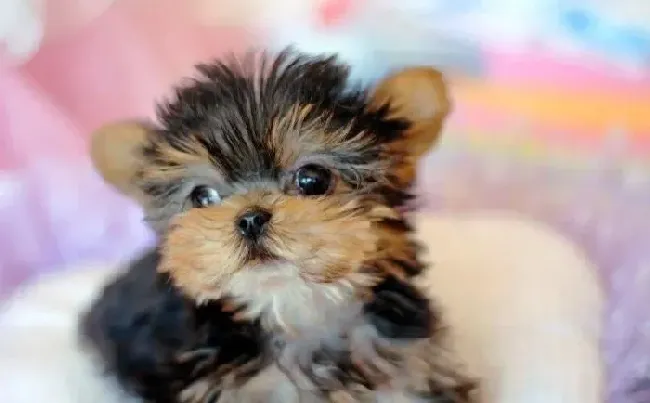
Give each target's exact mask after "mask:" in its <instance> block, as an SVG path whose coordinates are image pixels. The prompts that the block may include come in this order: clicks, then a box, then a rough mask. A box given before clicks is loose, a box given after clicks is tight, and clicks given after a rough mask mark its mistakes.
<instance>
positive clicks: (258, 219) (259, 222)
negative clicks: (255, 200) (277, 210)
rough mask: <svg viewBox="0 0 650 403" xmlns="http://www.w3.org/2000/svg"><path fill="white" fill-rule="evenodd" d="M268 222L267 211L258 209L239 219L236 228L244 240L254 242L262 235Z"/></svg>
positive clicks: (268, 214)
mask: <svg viewBox="0 0 650 403" xmlns="http://www.w3.org/2000/svg"><path fill="white" fill-rule="evenodd" d="M270 220H271V213H269V212H268V211H264V210H259V209H256V210H251V211H249V212H247V213H245V214H244V215H243V216H241V217H239V220H238V221H237V227H238V228H239V231H240V232H241V234H242V235H243V236H244V237H245V238H247V239H250V240H256V239H257V238H259V237H260V236H261V235H262V233H264V230H265V229H266V225H267V224H268V222H269V221H270Z"/></svg>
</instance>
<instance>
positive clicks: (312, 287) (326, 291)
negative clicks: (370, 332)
mask: <svg viewBox="0 0 650 403" xmlns="http://www.w3.org/2000/svg"><path fill="white" fill-rule="evenodd" d="M226 292H227V294H228V295H229V296H230V297H231V298H233V299H234V301H235V304H237V305H241V306H243V307H244V309H243V311H242V312H241V314H242V315H243V316H244V317H245V318H246V319H251V320H257V319H259V320H260V322H261V324H262V327H263V328H264V330H265V331H266V332H269V333H273V334H278V333H286V334H293V335H301V334H303V333H313V332H319V329H332V328H333V326H336V325H337V324H338V323H340V322H341V321H343V320H344V318H345V317H346V316H349V315H350V312H352V311H354V312H355V313H356V312H358V311H359V309H360V301H359V300H358V298H357V297H356V290H355V289H354V287H353V286H352V285H351V284H349V283H346V282H336V283H310V282H306V281H304V280H302V279H301V278H300V277H299V276H297V275H296V274H295V273H293V272H291V268H283V269H281V270H274V269H271V270H266V271H263V272H260V271H257V272H254V273H243V274H240V275H238V276H237V277H236V278H234V279H233V280H231V281H230V282H229V283H228V284H227V290H226Z"/></svg>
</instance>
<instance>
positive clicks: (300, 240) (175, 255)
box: [160, 193, 386, 330]
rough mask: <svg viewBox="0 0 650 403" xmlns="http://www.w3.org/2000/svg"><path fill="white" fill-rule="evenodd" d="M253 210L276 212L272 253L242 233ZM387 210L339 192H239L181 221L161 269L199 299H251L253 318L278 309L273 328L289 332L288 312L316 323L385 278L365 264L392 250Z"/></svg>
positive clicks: (268, 241)
mask: <svg viewBox="0 0 650 403" xmlns="http://www.w3.org/2000/svg"><path fill="white" fill-rule="evenodd" d="M250 208H263V209H265V210H267V211H269V212H271V213H272V214H273V217H272V219H271V222H270V223H269V227H268V230H267V235H266V236H265V237H264V238H263V239H262V240H261V244H260V246H261V248H263V249H264V250H265V251H268V254H269V257H268V258H265V256H261V257H257V256H255V255H253V256H251V255H250V254H249V251H250V249H249V246H248V245H246V244H245V241H244V240H243V239H242V238H241V237H240V235H239V233H238V231H237V228H236V225H235V223H236V220H237V218H238V217H239V216H240V215H241V214H243V213H244V212H246V211H247V210H248V209H250ZM384 210H386V209H383V208H370V207H363V206H360V205H358V204H357V202H355V201H350V200H346V199H345V198H338V197H332V196H330V197H326V198H303V197H295V196H282V195H275V194H264V193H253V194H246V195H238V196H233V197H230V198H228V199H227V200H225V201H224V203H222V204H221V205H218V206H214V207H210V208H205V209H192V210H190V211H188V212H186V213H184V214H182V215H180V216H179V217H177V218H176V219H175V220H174V222H173V224H172V229H171V230H170V232H169V234H168V236H167V239H166V241H165V242H164V245H163V261H162V263H161V267H160V270H161V271H162V272H167V273H169V274H170V275H171V278H172V280H173V281H174V283H175V284H176V285H178V286H179V287H180V288H181V289H182V290H183V291H184V292H185V293H187V295H189V296H191V297H192V298H193V299H195V300H196V301H199V302H200V301H205V300H208V299H218V298H222V297H224V296H231V297H233V298H240V299H242V302H246V303H247V304H248V314H249V316H253V317H256V316H259V315H260V314H261V313H263V312H268V311H270V312H273V315H272V316H273V318H274V319H273V324H270V326H280V327H283V328H285V330H287V329H288V328H290V326H289V325H288V324H287V322H286V321H285V320H284V319H283V318H285V317H293V320H292V322H300V321H304V322H303V324H304V325H305V326H313V325H314V323H313V322H315V321H317V320H318V318H319V317H320V316H323V315H322V313H323V309H325V310H326V309H327V307H328V306H332V308H334V306H336V307H339V306H343V305H344V304H345V303H347V302H349V300H350V298H352V297H354V296H357V297H358V296H359V293H362V292H363V290H364V289H365V288H366V287H370V286H372V285H374V284H376V282H377V281H379V279H380V278H381V277H380V273H376V272H374V273H371V272H369V271H367V270H365V269H366V267H367V266H366V265H365V263H367V262H368V261H373V260H375V259H377V257H378V256H380V255H383V253H384V252H379V251H378V249H377V248H378V246H380V244H379V242H378V241H379V236H378V233H379V231H378V229H379V227H378V225H377V224H376V223H375V220H377V219H378V218H381V217H382V216H383V215H385V214H386V212H385V211H384ZM309 301H311V303H309ZM319 307H320V308H319ZM280 308H282V309H281V310H280V311H278V310H279V309H280ZM337 309H338V308H337ZM310 310H311V311H310ZM302 311H305V312H307V313H308V314H302V313H301V312H302Z"/></svg>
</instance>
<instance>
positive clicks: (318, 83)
mask: <svg viewBox="0 0 650 403" xmlns="http://www.w3.org/2000/svg"><path fill="white" fill-rule="evenodd" d="M348 75H349V68H348V66H346V65H345V64H342V63H340V62H339V61H338V60H337V58H336V57H334V56H309V55H305V54H300V53H297V52H295V51H293V50H291V49H288V50H285V51H284V52H281V53H280V54H277V55H266V54H255V53H251V54H250V55H247V56H246V57H244V58H243V59H240V60H237V59H230V60H226V61H216V62H214V63H211V64H207V65H201V66H198V76H197V77H196V78H194V79H192V80H191V81H189V82H187V83H186V84H184V85H183V86H180V87H179V88H178V89H177V91H176V93H175V97H174V98H173V99H172V100H171V101H169V102H167V103H165V104H163V105H161V106H160V107H159V109H158V121H159V122H158V123H157V124H153V123H147V122H123V123H118V124H113V125H109V126H107V127H105V128H102V129H101V130H99V131H98V132H97V133H95V134H94V136H93V150H92V153H93V154H92V156H93V161H94V162H95V166H96V167H97V169H98V171H99V172H100V173H101V174H102V175H103V177H104V178H105V179H106V181H107V182H109V183H111V184H112V185H114V186H115V187H116V188H117V189H118V190H120V191H122V192H123V193H125V194H127V195H128V196H130V197H133V198H134V199H136V200H138V201H139V202H140V203H141V204H142V206H143V208H144V211H145V217H146V220H147V221H148V222H149V223H150V224H151V226H152V228H154V229H155V231H156V232H157V234H158V236H159V243H158V245H157V247H156V248H155V250H152V251H150V252H149V253H147V254H146V255H145V256H143V257H142V258H141V259H140V260H137V261H135V262H133V264H132V265H131V267H130V269H129V270H128V271H127V272H126V273H125V274H124V275H122V276H121V277H119V278H118V279H117V280H116V281H114V282H113V283H111V284H109V285H107V286H106V288H105V290H104V292H103V294H102V295H101V296H100V297H99V298H98V299H97V300H96V301H95V302H94V303H93V305H92V306H91V308H90V309H89V311H88V313H87V314H86V315H85V316H84V317H83V318H82V320H81V334H82V336H83V341H84V343H86V344H87V345H88V346H89V347H91V348H92V350H93V351H95V352H96V354H97V356H98V357H99V359H100V360H101V361H102V362H103V363H104V364H105V366H106V369H107V371H108V373H109V374H111V375H112V376H115V377H117V379H118V380H119V381H120V383H121V385H122V386H123V387H124V388H125V389H126V390H127V391H129V392H131V393H133V394H134V395H136V396H140V397H141V398H142V399H144V400H145V401H149V402H155V403H209V402H219V403H226V402H278V403H280V402H282V403H290V402H298V401H300V402H305V401H314V402H328V401H331V402H379V401H386V402H393V401H395V402H397V401H405V402H468V401H472V394H471V390H472V389H473V387H474V385H473V382H471V381H470V380H469V379H467V378H466V377H464V376H463V375H462V373H461V372H460V371H458V370H457V367H456V364H455V363H454V362H453V357H450V355H449V354H448V353H447V352H446V350H445V348H444V341H443V337H442V336H443V335H444V333H443V326H442V321H441V318H440V314H439V312H437V310H436V309H435V306H434V305H433V304H432V303H431V301H429V300H427V299H426V298H425V297H424V296H423V294H422V293H420V292H419V290H418V288H417V286H416V284H417V280H418V278H419V277H420V276H421V275H422V274H423V272H424V271H425V269H426V268H425V267H424V265H423V264H421V263H420V261H419V260H418V257H417V252H418V247H417V245H416V244H415V242H414V241H413V239H412V237H411V235H412V230H411V226H410V224H409V222H408V220H407V216H406V207H407V204H408V203H407V202H408V201H409V199H410V195H409V189H410V187H411V185H412V183H413V180H414V175H415V173H414V172H415V166H416V163H417V161H418V158H419V157H420V156H422V155H423V154H425V153H426V152H427V151H428V150H429V149H430V148H431V147H432V145H433V144H434V143H435V141H436V140H437V137H438V135H439V133H440V130H441V127H442V123H443V120H444V118H445V116H446V115H447V113H448V110H449V102H448V100H447V94H446V90H445V86H444V83H443V80H442V77H441V75H440V73H438V72H437V71H435V70H433V69H431V68H425V67H418V68H409V69H405V70H403V71H401V72H398V73H395V74H393V75H391V76H389V77H387V78H386V79H384V80H383V81H382V82H381V83H379V85H378V86H377V87H376V88H375V89H374V91H372V92H370V91H368V90H366V89H364V88H354V87H353V86H351V85H350V83H349V82H348Z"/></svg>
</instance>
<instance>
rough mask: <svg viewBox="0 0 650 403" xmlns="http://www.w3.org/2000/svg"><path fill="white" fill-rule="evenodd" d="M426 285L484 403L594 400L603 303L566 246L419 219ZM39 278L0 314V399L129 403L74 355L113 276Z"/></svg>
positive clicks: (529, 232)
mask: <svg viewBox="0 0 650 403" xmlns="http://www.w3.org/2000/svg"><path fill="white" fill-rule="evenodd" d="M418 225H419V227H418V228H419V231H420V235H421V236H422V238H423V239H424V240H425V241H426V243H427V245H428V247H429V249H430V258H431V260H432V261H433V262H434V267H433V268H432V271H431V274H430V277H429V280H428V286H430V289H431V291H432V293H433V294H434V295H436V296H437V297H438V299H439V301H440V303H441V304H442V305H443V306H444V307H445V308H446V313H447V319H448V321H449V322H450V324H451V325H452V329H453V332H454V333H453V334H454V335H455V340H456V342H457V343H456V344H457V345H456V347H457V349H458V351H459V352H460V353H461V354H462V356H463V357H464V358H465V359H466V360H467V362H468V366H469V368H470V370H471V371H472V372H474V373H476V374H477V375H478V376H480V377H482V378H483V380H484V388H485V393H486V396H485V401H486V402H489V403H497V402H498V403H538V402H540V403H542V402H543V403H600V401H601V396H600V391H601V387H602V386H601V364H600V352H599V348H598V339H599V334H600V310H601V304H602V296H601V292H600V289H599V286H598V283H597V281H596V280H595V279H594V272H595V271H594V270H593V268H592V267H591V264H590V263H589V262H588V261H587V260H586V259H585V258H584V257H583V256H582V254H581V253H580V251H578V250H576V249H575V248H574V247H573V246H572V245H571V244H570V243H569V242H568V241H566V240H565V239H563V238H561V237H559V236H558V235H556V234H555V233H553V232H552V231H550V230H548V229H547V228H545V227H543V226H541V225H538V224H536V223H532V222H529V221H525V220H520V219H516V218H513V217H509V216H503V215H494V214H489V213H484V214H478V215H473V216H465V217H459V216H453V217H452V216H432V215H429V216H421V217H419V219H418ZM81 269H82V271H79V270H71V271H70V272H68V273H65V274H59V275H57V276H56V277H49V278H43V279H42V280H41V281H40V282H39V283H37V284H35V285H32V286H31V287H28V288H26V289H24V290H22V292H21V293H19V294H16V296H15V297H14V299H13V300H12V301H10V303H9V304H8V305H7V306H6V307H5V309H4V311H3V312H2V315H1V316H0V401H2V402H6V403H34V402H45V401H47V402H48V403H88V402H93V403H127V401H126V400H125V399H124V397H123V396H120V395H119V393H118V392H117V391H116V390H115V387H114V385H113V384H112V383H111V382H107V381H106V380H104V379H102V378H101V377H99V376H98V375H97V374H96V373H94V372H93V367H92V365H91V363H90V362H89V360H88V357H87V356H86V355H84V354H83V352H81V351H79V350H78V349H77V348H76V343H75V340H76V317H77V315H78V313H79V311H80V310H82V309H84V308H85V307H86V306H87V304H88V303H89V301H90V299H91V298H92V296H93V295H94V294H95V292H96V291H97V289H98V288H99V287H100V286H101V285H102V284H103V283H104V282H105V281H106V278H107V276H110V275H112V273H113V272H114V270H113V269H111V268H110V267H108V266H104V267H102V266H101V265H100V266H97V265H93V266H92V267H84V268H81Z"/></svg>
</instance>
